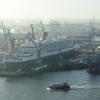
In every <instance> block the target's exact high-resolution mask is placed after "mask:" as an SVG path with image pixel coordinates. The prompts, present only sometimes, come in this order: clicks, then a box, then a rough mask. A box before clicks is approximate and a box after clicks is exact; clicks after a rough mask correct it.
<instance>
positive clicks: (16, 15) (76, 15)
mask: <svg viewBox="0 0 100 100" xmlns="http://www.w3.org/2000/svg"><path fill="white" fill-rule="evenodd" d="M99 9H100V0H0V20H2V19H43V20H47V19H53V18H56V19H92V18H93V16H95V18H96V19H100V11H99Z"/></svg>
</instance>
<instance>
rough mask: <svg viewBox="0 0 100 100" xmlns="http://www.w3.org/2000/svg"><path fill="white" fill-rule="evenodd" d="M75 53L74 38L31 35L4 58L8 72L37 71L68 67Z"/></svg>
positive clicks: (5, 68)
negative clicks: (45, 37) (40, 38)
mask: <svg viewBox="0 0 100 100" xmlns="http://www.w3.org/2000/svg"><path fill="white" fill-rule="evenodd" d="M74 55H75V44H74V41H73V39H72V38H67V37H65V38H64V37H63V38H59V39H46V40H36V39H33V38H31V37H30V36H29V38H27V39H25V41H24V43H23V44H21V45H20V46H19V47H17V48H14V49H13V50H11V51H10V52H9V53H8V54H7V55H6V56H5V57H4V59H3V62H4V70H5V71H7V72H19V73H20V72H37V71H43V70H52V69H59V68H61V67H62V66H66V67H67V64H68V62H67V59H68V58H71V57H73V56H74Z"/></svg>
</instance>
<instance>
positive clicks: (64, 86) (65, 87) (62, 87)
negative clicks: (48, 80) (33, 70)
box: [47, 82, 70, 90]
mask: <svg viewBox="0 0 100 100" xmlns="http://www.w3.org/2000/svg"><path fill="white" fill-rule="evenodd" d="M47 89H49V90H50V89H53V90H69V89H70V86H69V84H68V83H67V82H63V83H62V84H51V85H49V86H48V88H47Z"/></svg>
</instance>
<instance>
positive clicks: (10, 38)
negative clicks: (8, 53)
mask: <svg viewBox="0 0 100 100" xmlns="http://www.w3.org/2000/svg"><path fill="white" fill-rule="evenodd" d="M1 27H2V30H3V33H4V36H5V41H6V44H7V42H8V41H7V39H8V38H9V40H10V43H11V49H13V48H14V38H13V36H12V34H11V32H10V29H9V28H6V27H5V25H4V24H3V23H1ZM6 47H7V45H6Z"/></svg>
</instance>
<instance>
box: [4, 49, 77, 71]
mask: <svg viewBox="0 0 100 100" xmlns="http://www.w3.org/2000/svg"><path fill="white" fill-rule="evenodd" d="M75 54H76V53H75V49H71V50H69V51H65V52H62V53H60V54H53V55H49V56H45V57H41V59H40V60H39V59H32V60H28V61H23V62H5V64H4V66H5V67H4V69H5V70H6V71H18V70H19V69H21V70H22V71H24V72H29V71H35V72H41V71H48V70H55V69H62V68H63V67H62V66H66V65H68V62H67V59H68V58H71V57H73V56H75ZM66 67H67V66H66Z"/></svg>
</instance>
